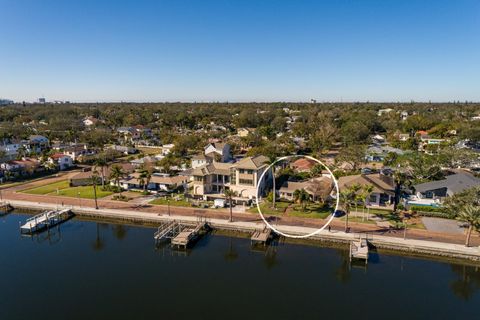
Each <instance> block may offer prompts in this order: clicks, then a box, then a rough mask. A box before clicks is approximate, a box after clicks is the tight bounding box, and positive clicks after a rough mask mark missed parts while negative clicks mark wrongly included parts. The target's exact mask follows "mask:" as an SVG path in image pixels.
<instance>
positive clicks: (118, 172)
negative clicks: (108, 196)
mask: <svg viewBox="0 0 480 320" xmlns="http://www.w3.org/2000/svg"><path fill="white" fill-rule="evenodd" d="M124 176H125V171H123V168H122V167H121V166H119V165H118V164H115V165H113V166H112V169H111V170H110V177H109V178H110V179H112V180H113V181H114V183H115V185H116V186H118V187H119V188H120V179H121V178H123V177H124ZM121 191H122V189H121V188H120V193H121Z"/></svg>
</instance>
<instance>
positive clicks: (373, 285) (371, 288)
mask: <svg viewBox="0 0 480 320" xmlns="http://www.w3.org/2000/svg"><path fill="white" fill-rule="evenodd" d="M26 217H27V216H25V215H21V214H10V215H8V216H6V217H1V218H0V319H2V320H4V319H27V318H32V319H100V318H103V319H154V318H156V319H192V318H194V319H267V318H273V317H275V318H277V319H326V318H331V319H352V318H353V317H356V318H359V319H467V318H469V319H478V318H479V317H480V268H475V267H470V266H463V265H461V264H449V263H444V262H435V261H429V260H422V259H414V258H406V257H400V256H388V255H375V256H373V259H372V261H371V262H370V263H369V265H368V268H366V269H365V268H359V267H353V268H350V267H349V263H348V252H347V251H345V250H339V249H331V248H318V247H309V246H303V245H290V244H280V245H279V246H277V247H275V248H274V249H271V250H269V251H268V252H258V251H252V250H251V248H250V241H249V240H248V239H242V238H234V237H226V236H218V235H208V236H206V237H204V238H202V239H201V240H200V241H199V242H198V243H197V245H196V246H195V247H194V249H193V250H191V251H190V252H188V253H187V254H184V253H181V252H180V253H179V252H178V251H172V250H170V248H169V247H168V246H163V247H160V248H156V247H155V245H154V241H153V232H154V229H152V228H144V227H132V226H123V225H112V224H104V223H96V222H86V221H80V220H70V221H68V222H66V223H64V224H63V225H62V226H61V227H60V230H59V231H58V230H55V231H52V232H51V233H50V237H47V236H48V234H46V233H44V234H41V235H39V236H38V237H34V238H28V237H21V236H20V234H19V227H18V226H19V222H20V221H24V220H25V219H26Z"/></svg>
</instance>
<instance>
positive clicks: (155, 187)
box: [112, 172, 188, 192]
mask: <svg viewBox="0 0 480 320" xmlns="http://www.w3.org/2000/svg"><path fill="white" fill-rule="evenodd" d="M187 182H188V178H187V177H185V176H170V175H167V174H156V173H154V174H153V175H152V176H151V178H150V181H149V183H148V185H147V186H146V189H147V190H148V191H153V192H159V191H164V192H172V191H175V190H177V189H178V188H180V187H183V188H184V189H185V188H186V185H187ZM112 183H113V182H112ZM143 183H145V182H143ZM120 187H121V188H122V189H124V190H144V187H145V186H144V185H142V181H141V178H140V173H139V172H134V173H132V174H130V175H128V176H127V177H126V178H124V179H120Z"/></svg>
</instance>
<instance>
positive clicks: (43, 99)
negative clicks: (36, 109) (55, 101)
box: [38, 98, 46, 103]
mask: <svg viewBox="0 0 480 320" xmlns="http://www.w3.org/2000/svg"><path fill="white" fill-rule="evenodd" d="M38 102H39V103H45V102H46V100H45V98H38Z"/></svg>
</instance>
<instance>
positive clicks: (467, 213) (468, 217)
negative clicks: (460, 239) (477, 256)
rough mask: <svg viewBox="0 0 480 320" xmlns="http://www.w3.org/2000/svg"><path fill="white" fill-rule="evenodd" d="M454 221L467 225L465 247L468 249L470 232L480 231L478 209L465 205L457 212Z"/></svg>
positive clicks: (479, 211)
mask: <svg viewBox="0 0 480 320" xmlns="http://www.w3.org/2000/svg"><path fill="white" fill-rule="evenodd" d="M456 219H457V220H460V221H463V222H466V223H468V231H467V238H466V239H465V246H466V247H468V246H470V236H471V235H472V231H473V230H474V229H475V230H480V207H479V206H474V205H471V204H467V205H466V206H464V207H463V208H462V209H461V210H460V211H458V213H457V216H456Z"/></svg>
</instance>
